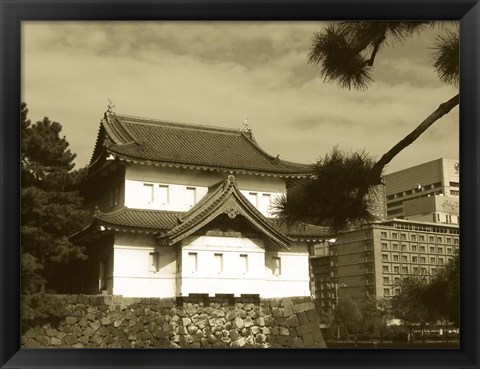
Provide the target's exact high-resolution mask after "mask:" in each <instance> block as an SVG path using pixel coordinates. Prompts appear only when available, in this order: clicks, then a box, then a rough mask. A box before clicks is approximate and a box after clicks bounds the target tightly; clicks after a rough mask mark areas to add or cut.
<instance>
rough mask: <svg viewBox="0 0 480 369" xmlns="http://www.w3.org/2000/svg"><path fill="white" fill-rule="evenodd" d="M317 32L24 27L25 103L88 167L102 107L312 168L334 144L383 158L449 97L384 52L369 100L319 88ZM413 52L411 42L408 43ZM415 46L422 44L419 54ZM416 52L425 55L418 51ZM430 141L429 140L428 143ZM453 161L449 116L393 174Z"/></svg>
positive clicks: (236, 26) (188, 26)
mask: <svg viewBox="0 0 480 369" xmlns="http://www.w3.org/2000/svg"><path fill="white" fill-rule="evenodd" d="M323 26H324V24H323V23H319V22H312V23H310V22H272V23H269V22H240V23H236V22H235V23H229V22H224V23H215V22H202V23H201V24H198V23H197V22H194V24H192V23H190V22H185V23H180V22H172V23H170V22H146V23H138V22H135V23H123V22H121V23H115V24H113V23H103V22H88V23H85V22H80V23H75V22H65V23H63V22H62V23H31V24H28V25H25V26H24V49H23V50H24V64H23V73H22V77H23V88H22V94H23V95H22V98H23V99H24V100H25V101H26V102H27V103H28V105H29V110H30V117H31V119H32V120H39V119H41V118H42V117H43V115H48V116H49V117H50V118H51V119H53V120H56V121H59V122H60V123H62V125H63V127H64V133H65V135H66V136H67V139H68V140H69V142H70V143H71V148H72V150H73V151H74V152H76V153H78V159H77V162H78V165H80V166H83V165H85V164H86V163H88V161H89V159H90V155H91V153H92V150H93V145H94V141H95V138H96V134H97V131H98V122H99V119H100V118H101V117H102V114H103V112H104V110H105V108H106V103H107V98H110V99H112V100H113V102H114V103H115V105H116V107H117V110H118V111H119V112H121V113H125V114H129V115H139V116H147V117H152V118H161V119H170V120H176V121H184V122H193V123H199V124H209V125H218V126H226V127H238V128H240V127H241V125H242V122H243V119H244V117H246V116H248V117H249V118H250V120H249V121H250V125H251V127H252V128H253V130H254V134H255V137H256V139H257V140H258V142H259V143H260V145H261V146H262V147H263V148H264V149H265V150H266V151H268V152H270V153H272V154H273V155H276V154H280V156H281V157H282V158H284V159H287V160H295V161H300V162H313V161H315V160H316V159H317V158H318V157H319V156H323V155H324V154H325V153H327V152H329V151H330V150H331V149H332V147H333V146H335V145H336V144H339V147H340V148H343V149H345V150H357V149H363V148H365V149H366V150H367V151H369V152H370V153H371V154H372V155H375V156H377V157H378V156H380V155H381V154H383V153H384V152H385V151H386V150H387V149H389V148H390V147H391V146H392V145H393V144H395V143H396V142H397V141H398V140H399V139H400V138H402V137H403V136H404V135H406V134H407V133H408V132H409V131H411V130H412V129H413V128H415V127H416V126H417V125H418V124H419V123H420V122H421V121H422V120H423V119H424V118H425V117H426V116H427V115H428V114H430V113H431V112H432V111H433V110H434V109H435V108H436V107H437V106H438V104H439V103H440V102H442V101H445V100H447V99H448V98H450V97H451V96H453V94H455V93H456V89H455V88H453V87H446V86H444V85H442V84H441V83H439V82H438V81H437V80H436V77H435V75H434V74H433V73H432V69H431V68H430V67H429V65H428V63H426V62H421V61H419V59H418V57H417V56H414V57H412V58H413V61H412V60H411V59H410V56H411V55H417V54H419V52H418V50H411V49H409V48H408V47H407V46H408V45H407V44H405V45H403V46H402V49H403V53H401V56H399V55H397V54H398V52H399V48H395V50H394V51H393V54H392V55H390V54H389V52H387V51H384V52H383V53H382V55H380V56H379V58H378V59H377V60H378V63H377V64H376V69H375V76H376V82H375V83H374V84H372V86H371V87H370V88H369V89H368V90H367V91H366V92H359V91H348V90H342V89H339V88H338V87H337V86H336V85H332V84H327V83H324V82H323V81H322V79H321V78H320V77H319V76H318V73H317V71H316V70H315V69H314V68H312V67H311V66H309V65H307V63H306V55H307V53H308V49H309V46H310V41H311V35H312V34H313V32H314V31H316V30H319V29H320V28H321V27H323ZM416 42H417V43H418V40H417V41H416ZM423 44H424V42H423V43H422V45H423ZM422 50H423V48H422ZM430 132H432V133H430ZM441 156H446V157H453V158H456V157H458V110H457V112H452V113H451V114H449V115H448V116H446V117H444V118H442V120H441V122H440V121H439V122H438V123H437V124H435V125H434V126H433V127H431V128H430V130H429V132H428V134H425V135H424V136H422V137H421V139H419V140H418V142H416V143H415V144H414V145H412V146H411V147H409V148H408V149H407V150H405V152H403V153H402V154H401V155H400V156H399V157H398V158H396V159H395V161H394V162H393V163H392V166H391V168H398V167H404V166H408V165H413V164H416V163H419V161H428V160H431V159H435V158H438V157H441Z"/></svg>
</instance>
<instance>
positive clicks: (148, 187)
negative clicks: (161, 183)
mask: <svg viewBox="0 0 480 369" xmlns="http://www.w3.org/2000/svg"><path fill="white" fill-rule="evenodd" d="M143 199H144V201H145V204H147V205H151V204H153V200H154V196H153V184H150V183H144V184H143Z"/></svg>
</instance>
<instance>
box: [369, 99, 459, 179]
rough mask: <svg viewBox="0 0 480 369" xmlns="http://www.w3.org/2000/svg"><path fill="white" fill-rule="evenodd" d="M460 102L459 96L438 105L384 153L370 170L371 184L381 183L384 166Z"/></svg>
mask: <svg viewBox="0 0 480 369" xmlns="http://www.w3.org/2000/svg"><path fill="white" fill-rule="evenodd" d="M459 101H460V96H459V94H457V95H455V96H454V97H452V98H451V99H450V100H448V101H446V102H444V103H443V104H440V105H439V107H438V108H437V109H436V110H435V111H434V112H433V113H432V114H430V115H429V116H428V117H427V118H426V119H425V120H424V121H423V122H422V123H420V125H419V126H418V127H417V128H415V129H414V130H413V131H412V132H410V133H409V134H408V135H407V136H405V137H404V138H403V139H402V140H401V141H400V142H398V143H397V144H396V145H395V146H393V147H392V148H391V149H390V150H388V152H386V153H385V154H384V155H383V156H382V157H381V158H380V160H379V161H377V162H376V163H375V165H374V166H373V168H372V174H373V176H372V180H373V181H374V183H373V184H380V183H381V176H382V171H383V168H385V166H386V165H387V164H388V163H390V161H391V160H392V159H393V158H394V157H395V156H396V155H397V154H398V153H400V151H402V150H403V149H405V148H406V147H407V146H408V145H410V144H411V143H413V142H414V141H415V140H416V139H417V138H418V137H419V136H420V135H421V134H422V133H423V132H425V131H426V130H427V129H428V127H430V126H431V125H432V124H433V123H435V122H436V121H437V120H438V119H440V118H441V117H443V116H444V115H445V114H448V113H449V112H450V110H452V109H453V108H454V107H455V106H457V105H458V103H459Z"/></svg>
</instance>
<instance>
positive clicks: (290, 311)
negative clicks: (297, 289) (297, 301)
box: [283, 305, 294, 318]
mask: <svg viewBox="0 0 480 369" xmlns="http://www.w3.org/2000/svg"><path fill="white" fill-rule="evenodd" d="M292 315H294V312H293V309H292V305H287V306H285V307H284V308H283V316H284V317H285V318H288V317H291V316H292Z"/></svg>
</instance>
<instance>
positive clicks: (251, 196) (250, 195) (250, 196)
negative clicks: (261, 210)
mask: <svg viewBox="0 0 480 369" xmlns="http://www.w3.org/2000/svg"><path fill="white" fill-rule="evenodd" d="M248 200H249V201H250V202H251V203H252V204H253V206H255V207H256V208H258V193H256V192H249V193H248Z"/></svg>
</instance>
